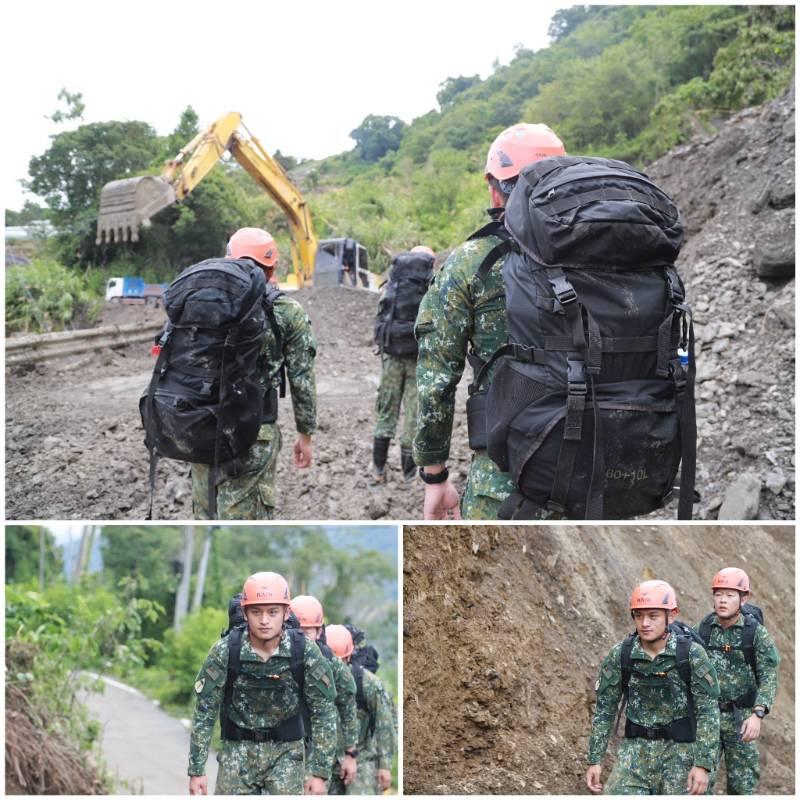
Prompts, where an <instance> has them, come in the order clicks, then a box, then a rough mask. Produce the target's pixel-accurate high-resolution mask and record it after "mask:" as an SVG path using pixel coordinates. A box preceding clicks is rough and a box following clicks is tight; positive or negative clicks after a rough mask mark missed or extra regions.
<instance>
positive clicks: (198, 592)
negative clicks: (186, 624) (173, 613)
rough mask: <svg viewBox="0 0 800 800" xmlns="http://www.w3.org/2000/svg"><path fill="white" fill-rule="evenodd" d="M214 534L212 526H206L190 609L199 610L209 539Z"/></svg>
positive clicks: (209, 544)
mask: <svg viewBox="0 0 800 800" xmlns="http://www.w3.org/2000/svg"><path fill="white" fill-rule="evenodd" d="M213 536H214V526H213V525H209V526H208V528H206V538H205V541H204V542H203V555H202V556H201V557H200V566H199V567H198V568H197V582H196V583H195V587H194V600H192V611H199V610H200V606H201V605H202V604H203V592H204V591H205V586H206V572H207V570H208V556H209V553H210V552H211V539H212V538H213Z"/></svg>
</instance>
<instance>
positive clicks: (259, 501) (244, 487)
mask: <svg viewBox="0 0 800 800" xmlns="http://www.w3.org/2000/svg"><path fill="white" fill-rule="evenodd" d="M275 320H276V322H277V323H278V327H279V328H280V330H281V332H282V334H283V353H281V354H278V353H277V343H276V341H275V334H274V333H273V331H272V327H271V326H269V325H267V332H266V335H265V337H264V345H263V347H262V350H261V352H262V354H263V355H264V378H265V381H266V382H267V383H268V385H269V387H274V388H277V387H278V386H279V385H280V367H281V364H282V363H284V362H285V364H286V375H287V377H288V380H289V387H290V389H291V393H292V406H293V407H294V420H295V425H296V426H297V432H298V433H306V434H309V435H311V434H313V433H314V430H315V428H316V421H317V390H316V386H315V382H314V357H315V356H316V354H317V342H316V339H315V338H314V333H313V332H312V330H311V321H310V320H309V318H308V316H307V315H306V313H305V311H304V310H303V308H302V306H301V305H300V304H299V303H298V302H297V301H296V300H293V299H291V298H289V297H286V296H285V295H284V296H281V297H279V298H278V299H277V301H276V302H275ZM280 450H281V432H280V428H279V427H278V425H277V423H269V424H266V425H262V426H261V430H260V431H259V432H258V441H257V442H256V443H255V444H254V445H253V446H252V447H251V448H250V450H248V452H247V454H246V455H245V456H244V457H243V459H242V460H243V467H244V469H243V471H242V473H241V474H240V475H239V476H238V477H236V478H229V479H227V480H223V481H222V482H221V483H220V484H219V485H218V487H217V517H218V518H219V519H239V520H260V519H272V518H273V512H274V508H275V472H276V469H277V466H278V454H279V453H280ZM192 511H193V514H194V518H195V519H208V467H207V466H206V465H205V464H192Z"/></svg>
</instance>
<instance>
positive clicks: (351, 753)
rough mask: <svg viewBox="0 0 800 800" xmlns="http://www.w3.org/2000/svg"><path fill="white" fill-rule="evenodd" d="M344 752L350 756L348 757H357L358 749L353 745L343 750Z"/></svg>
mask: <svg viewBox="0 0 800 800" xmlns="http://www.w3.org/2000/svg"><path fill="white" fill-rule="evenodd" d="M344 754H345V755H346V756H350V758H358V750H356V748H355V747H351V748H350V749H349V750H345V751H344Z"/></svg>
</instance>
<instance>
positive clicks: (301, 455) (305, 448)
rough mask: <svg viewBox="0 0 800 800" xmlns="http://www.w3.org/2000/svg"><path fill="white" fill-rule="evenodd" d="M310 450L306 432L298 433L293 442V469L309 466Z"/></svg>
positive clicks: (310, 459)
mask: <svg viewBox="0 0 800 800" xmlns="http://www.w3.org/2000/svg"><path fill="white" fill-rule="evenodd" d="M311 461H312V450H311V437H310V436H309V435H308V434H307V433H298V434H297V441H296V442H295V443H294V466H295V469H308V467H310V466H311Z"/></svg>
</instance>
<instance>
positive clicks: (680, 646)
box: [618, 621, 705, 742]
mask: <svg viewBox="0 0 800 800" xmlns="http://www.w3.org/2000/svg"><path fill="white" fill-rule="evenodd" d="M669 630H670V632H671V633H672V634H673V635H674V636H675V637H676V639H675V668H676V669H677V671H678V676H679V677H680V679H681V685H682V686H683V689H684V692H685V693H686V700H687V704H688V707H689V716H688V717H681V718H680V719H676V720H673V721H672V723H671V724H670V725H668V726H665V727H664V728H647V727H645V726H644V725H638V724H637V723H635V722H631V720H629V719H628V718H627V717H626V718H625V736H626V738H628V739H633V738H638V737H644V738H646V739H656V738H658V739H672V741H674V742H693V741H694V740H695V736H696V733H697V719H696V717H695V713H694V700H693V697H692V692H691V685H692V665H691V662H690V660H689V650H690V649H691V646H692V642H696V643H697V644H699V645H700V646H701V647H705V643H704V642H703V640H702V639H701V638H700V636H699V635H698V634H697V632H696V631H694V630H693V629H692V628H690V627H689V626H688V625H686V624H685V623H684V622H680V621H675V622H673V623H671V624H670V626H669ZM635 640H636V633H630V634H628V635H627V636H626V637H625V639H624V640H623V642H622V648H621V649H620V668H621V671H622V684H621V685H622V700H621V704H620V712H619V714H620V715H621V714H622V712H623V710H624V709H625V707H626V706H627V704H628V689H629V684H630V679H631V675H633V674H634V673H637V674H639V673H638V671H637V670H635V669H634V667H633V659H632V658H631V652H632V650H633V643H634V641H635ZM641 674H642V675H643V677H645V678H647V679H651V678H653V677H655V676H654V675H645V674H644V673H641ZM667 674H668V673H660V675H661V677H662V678H663V679H665V678H666V676H667ZM618 719H619V718H618Z"/></svg>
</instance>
